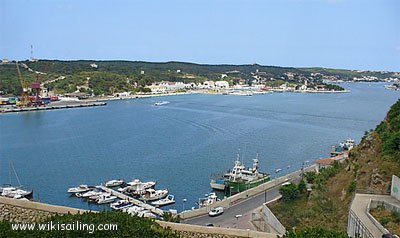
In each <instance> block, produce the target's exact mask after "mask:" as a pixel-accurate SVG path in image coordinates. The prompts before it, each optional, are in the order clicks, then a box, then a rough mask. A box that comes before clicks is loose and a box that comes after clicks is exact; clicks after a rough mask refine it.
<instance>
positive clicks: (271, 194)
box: [184, 171, 300, 229]
mask: <svg viewBox="0 0 400 238" xmlns="http://www.w3.org/2000/svg"><path fill="white" fill-rule="evenodd" d="M284 177H288V178H290V182H295V183H298V181H300V172H299V171H296V172H293V173H291V174H289V175H285V176H284ZM261 186H262V185H261ZM279 187H280V186H279V184H277V186H274V187H272V188H270V189H268V190H266V191H265V192H261V193H259V194H257V195H255V196H252V197H250V198H248V199H246V200H244V201H242V202H240V203H238V204H236V205H234V206H232V207H230V208H226V209H225V210H224V213H223V214H222V215H220V216H217V217H210V216H208V215H203V216H198V217H194V218H190V219H186V220H185V221H184V223H187V224H193V225H203V226H204V225H205V224H207V223H213V224H214V226H221V227H237V228H242V229H248V228H249V227H248V225H246V223H247V222H248V221H249V219H250V218H251V216H250V217H249V216H248V215H249V214H250V213H251V212H252V211H253V210H254V209H256V208H258V207H260V206H261V205H262V204H263V203H265V202H267V201H271V200H273V199H276V198H278V196H279ZM244 214H246V215H247V217H246V218H244ZM236 215H242V217H239V218H235V216H236ZM245 219H246V221H241V220H245ZM233 225H234V226H233Z"/></svg>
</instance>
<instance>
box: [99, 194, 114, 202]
mask: <svg viewBox="0 0 400 238" xmlns="http://www.w3.org/2000/svg"><path fill="white" fill-rule="evenodd" d="M115 199H117V196H114V195H111V194H101V195H99V199H98V200H97V204H106V203H112V202H114V201H115Z"/></svg>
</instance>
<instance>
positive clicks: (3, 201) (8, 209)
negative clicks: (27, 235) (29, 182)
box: [0, 197, 87, 223]
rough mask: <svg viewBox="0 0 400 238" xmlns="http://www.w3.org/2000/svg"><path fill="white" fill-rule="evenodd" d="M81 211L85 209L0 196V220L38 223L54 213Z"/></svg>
mask: <svg viewBox="0 0 400 238" xmlns="http://www.w3.org/2000/svg"><path fill="white" fill-rule="evenodd" d="M83 212H87V211H86V210H80V209H75V208H70V207H62V206H55V205H49V204H44V203H39V202H32V201H23V200H18V199H12V198H5V197H0V221H2V220H7V221H10V222H17V223H38V222H42V221H44V220H46V218H48V217H49V216H53V215H55V214H68V213H71V214H76V213H83Z"/></svg>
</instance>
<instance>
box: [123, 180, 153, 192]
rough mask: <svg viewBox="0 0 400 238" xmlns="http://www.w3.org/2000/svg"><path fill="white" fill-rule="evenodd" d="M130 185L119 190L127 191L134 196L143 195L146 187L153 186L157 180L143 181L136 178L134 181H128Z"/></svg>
mask: <svg viewBox="0 0 400 238" xmlns="http://www.w3.org/2000/svg"><path fill="white" fill-rule="evenodd" d="M127 185H128V186H126V187H124V188H119V189H118V191H119V192H123V193H127V194H129V195H133V196H140V195H142V194H143V193H144V192H145V191H146V189H149V188H153V187H154V186H155V185H156V182H154V181H149V182H141V181H140V180H139V179H134V180H133V181H132V182H129V183H127Z"/></svg>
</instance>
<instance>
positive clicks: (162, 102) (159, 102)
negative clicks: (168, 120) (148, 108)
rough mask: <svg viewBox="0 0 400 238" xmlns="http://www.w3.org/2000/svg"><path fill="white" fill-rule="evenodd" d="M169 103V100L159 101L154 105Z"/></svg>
mask: <svg viewBox="0 0 400 238" xmlns="http://www.w3.org/2000/svg"><path fill="white" fill-rule="evenodd" d="M166 104H169V102H168V101H158V102H155V103H154V106H162V105H166Z"/></svg>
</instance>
